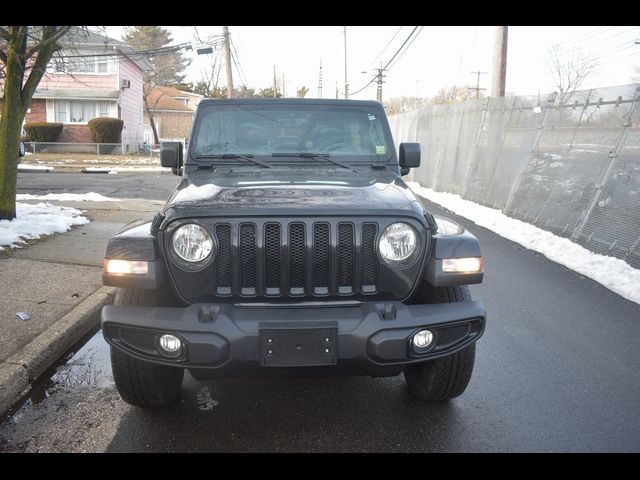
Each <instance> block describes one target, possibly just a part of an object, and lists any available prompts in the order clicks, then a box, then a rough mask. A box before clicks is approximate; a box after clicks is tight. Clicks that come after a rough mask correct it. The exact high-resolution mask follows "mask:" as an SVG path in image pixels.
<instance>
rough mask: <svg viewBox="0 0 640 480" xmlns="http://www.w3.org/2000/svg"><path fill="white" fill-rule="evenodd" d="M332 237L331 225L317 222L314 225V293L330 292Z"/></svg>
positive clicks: (324, 293)
mask: <svg viewBox="0 0 640 480" xmlns="http://www.w3.org/2000/svg"><path fill="white" fill-rule="evenodd" d="M330 273H331V237H330V236H329V225H328V224H326V223H316V224H315V225H314V226H313V293H314V294H316V295H327V294H329V287H330V286H331V279H330Z"/></svg>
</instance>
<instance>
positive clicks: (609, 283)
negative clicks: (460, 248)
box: [408, 182, 640, 304]
mask: <svg viewBox="0 0 640 480" xmlns="http://www.w3.org/2000/svg"><path fill="white" fill-rule="evenodd" d="M408 185H409V186H410V187H411V189H412V190H413V191H415V192H416V193H417V194H418V195H420V196H421V197H424V198H426V199H428V200H431V201H432V202H434V203H437V204H439V205H442V206H443V207H445V208H447V209H449V210H451V211H452V212H454V213H456V214H457V215H460V216H462V217H465V218H468V219H469V220H471V221H472V222H474V223H476V224H477V225H480V226H481V227H484V228H488V229H489V230H492V231H493V232H495V233H497V234H498V235H501V236H502V237H504V238H507V239H509V240H511V241H513V242H516V243H519V244H520V245H522V246H523V247H526V248H528V249H530V250H534V251H536V252H539V253H542V254H543V255H544V256H545V257H547V258H548V259H549V260H553V261H554V262H556V263H559V264H560V265H564V266H565V267H567V268H570V269H571V270H574V271H576V272H578V273H580V274H581V275H584V276H585V277H589V278H591V279H593V280H595V281H596V282H598V283H600V284H602V285H604V286H605V287H607V288H608V289H609V290H612V291H614V292H616V293H617V294H619V295H621V296H623V297H624V298H626V299H627V300H631V301H632V302H635V303H638V304H640V270H638V269H636V268H633V267H632V266H631V265H629V264H628V263H627V262H625V261H624V260H620V259H619V258H614V257H609V256H606V255H601V254H599V253H595V252H592V251H590V250H588V249H586V248H584V247H583V246H581V245H578V244H577V243H574V242H572V241H571V240H569V239H567V238H563V237H559V236H557V235H554V234H553V233H551V232H547V231H546V230H542V229H541V228H538V227H536V226H534V225H531V224H529V223H526V222H523V221H520V220H516V219H514V218H511V217H508V216H506V215H505V214H504V213H502V212H501V211H500V210H496V209H494V208H489V207H485V206H483V205H478V204H477V203H474V202H470V201H469V200H464V199H462V198H461V197H460V195H454V194H452V193H444V192H436V191H435V190H431V189H430V188H424V187H422V186H421V185H420V184H419V183H417V182H408Z"/></svg>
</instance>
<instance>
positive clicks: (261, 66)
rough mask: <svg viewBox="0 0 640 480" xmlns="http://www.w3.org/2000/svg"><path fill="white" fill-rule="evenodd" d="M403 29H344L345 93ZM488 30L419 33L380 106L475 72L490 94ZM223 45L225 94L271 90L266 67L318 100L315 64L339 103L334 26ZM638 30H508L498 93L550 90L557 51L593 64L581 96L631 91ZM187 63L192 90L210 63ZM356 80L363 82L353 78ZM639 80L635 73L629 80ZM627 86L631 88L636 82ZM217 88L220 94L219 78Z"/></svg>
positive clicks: (252, 31) (243, 35)
mask: <svg viewBox="0 0 640 480" xmlns="http://www.w3.org/2000/svg"><path fill="white" fill-rule="evenodd" d="M166 28H167V29H169V30H170V31H171V32H172V35H173V39H174V43H183V42H191V43H192V44H193V46H194V47H197V46H198V45H199V44H200V42H199V41H198V38H199V39H200V40H202V41H203V42H205V43H206V42H210V41H215V40H218V39H219V38H220V35H221V34H222V27H221V26H197V27H193V26H170V27H166ZM413 29H414V27H413V26H404V27H399V26H377V27H367V26H347V27H346V45H347V49H346V51H347V78H348V83H349V91H350V92H355V91H357V90H360V89H361V88H362V87H364V86H365V85H366V84H367V83H368V82H369V81H370V80H371V79H372V77H373V75H374V69H375V68H378V67H380V66H381V65H382V66H385V65H386V64H387V63H388V62H389V61H390V60H391V58H392V57H393V56H394V54H395V53H396V52H398V51H399V49H400V47H401V45H402V44H403V42H404V41H405V40H406V39H407V38H408V37H409V34H410V33H411V31H412V30H413ZM495 29H496V27H493V26H477V27H476V26H463V27H461V26H458V27H455V26H452V27H447V26H425V27H424V28H421V27H418V30H416V32H418V31H419V34H417V36H416V35H414V37H412V39H413V40H409V41H408V42H407V44H406V45H405V48H404V49H402V50H400V53H399V54H398V55H397V57H396V59H395V60H394V61H393V62H392V63H391V64H390V66H389V69H388V71H387V72H386V78H385V84H384V85H383V99H389V98H392V97H399V96H403V95H404V96H419V97H431V96H434V95H435V94H436V93H437V92H438V90H439V89H440V88H443V87H449V86H453V85H457V86H462V85H472V86H475V83H476V80H477V75H476V74H474V73H472V72H475V71H481V72H488V73H487V74H481V75H480V87H481V88H487V89H489V87H490V85H491V83H490V82H491V63H492V57H493V45H494V38H495ZM229 31H230V33H231V40H232V44H233V46H234V47H235V51H236V52H237V58H236V60H237V62H238V64H239V66H240V71H241V73H242V75H240V74H239V71H238V69H237V68H236V67H235V66H234V69H233V81H234V85H235V86H236V87H237V86H238V85H242V84H243V83H246V84H247V86H249V87H254V88H256V89H260V88H264V87H269V86H271V85H272V84H273V68H274V65H275V67H276V73H277V76H278V78H279V80H280V81H281V79H282V75H283V74H284V76H285V94H286V96H295V92H296V89H297V88H299V87H301V86H306V87H307V88H309V92H308V94H307V97H308V98H314V97H317V96H318V78H319V66H320V61H321V60H322V68H323V70H322V72H323V89H322V96H323V97H324V98H335V96H336V85H337V88H338V90H339V95H340V97H341V98H343V97H344V94H343V92H344V83H345V80H344V65H345V61H344V53H345V48H344V38H345V37H344V27H341V26H327V27H323V26H310V27H305V26H299V27H298V26H286V27H277V26H271V27H264V26H260V27H256V26H251V27H246V26H230V27H229ZM107 33H108V34H109V35H110V36H112V37H113V38H117V39H119V38H120V36H121V33H122V27H107ZM636 41H638V42H640V27H633V26H568V27H563V26H547V27H536V26H526V27H522V26H510V27H509V36H508V57H507V85H506V90H507V93H512V94H517V95H536V94H538V93H539V92H540V93H548V92H552V91H554V90H555V88H554V84H553V79H552V77H551V74H550V72H549V68H548V59H549V54H548V51H549V48H551V47H552V46H553V45H554V44H558V45H559V46H560V49H561V50H560V51H561V55H562V56H563V58H567V57H569V56H570V55H571V52H574V51H576V52H583V53H585V54H587V55H592V56H593V57H595V58H596V61H597V62H598V65H599V66H598V68H597V70H596V72H595V73H594V74H593V75H592V76H591V77H590V78H589V79H588V80H587V81H586V82H585V84H584V88H592V87H603V86H613V85H623V84H627V83H632V81H633V80H632V75H633V74H634V68H635V67H640V43H638V44H636V43H635V42H636ZM186 56H187V57H189V58H192V62H191V65H190V66H189V67H188V69H187V81H198V80H199V79H200V78H201V77H202V74H201V70H202V69H203V68H206V67H207V65H208V64H209V62H210V59H209V58H207V57H208V55H197V54H196V53H195V49H194V50H192V51H187V52H186ZM363 72H364V73H363ZM638 75H640V72H638ZM636 81H639V82H640V79H637V80H636ZM220 84H221V86H222V85H226V81H225V77H224V69H223V71H222V75H221V80H220ZM375 96H376V85H375V83H373V84H371V85H370V86H369V87H367V88H365V89H364V90H363V91H362V92H361V93H358V94H356V95H352V96H350V98H357V99H369V98H375Z"/></svg>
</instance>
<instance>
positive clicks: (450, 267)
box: [442, 257, 482, 273]
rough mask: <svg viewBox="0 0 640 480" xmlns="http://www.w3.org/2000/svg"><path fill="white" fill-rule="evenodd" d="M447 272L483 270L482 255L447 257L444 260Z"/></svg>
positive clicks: (443, 269)
mask: <svg viewBox="0 0 640 480" xmlns="http://www.w3.org/2000/svg"><path fill="white" fill-rule="evenodd" d="M442 271H443V272H445V273H478V272H481V271H482V257H468V258H445V259H443V260H442Z"/></svg>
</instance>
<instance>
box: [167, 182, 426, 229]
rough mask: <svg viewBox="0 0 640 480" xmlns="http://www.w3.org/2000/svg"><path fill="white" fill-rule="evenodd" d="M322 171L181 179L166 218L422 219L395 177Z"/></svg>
mask: <svg viewBox="0 0 640 480" xmlns="http://www.w3.org/2000/svg"><path fill="white" fill-rule="evenodd" d="M371 173H372V172H369V174H366V173H363V172H358V173H343V172H340V174H339V175H338V174H335V173H333V172H328V171H323V172H321V173H316V174H315V175H311V172H310V171H309V170H307V169H305V170H303V171H302V172H301V173H293V172H283V171H282V170H277V171H274V172H268V173H263V172H256V171H244V172H242V171H239V172H229V173H225V174H224V176H222V175H220V176H214V175H213V174H212V173H211V172H210V171H209V172H197V173H194V174H193V175H192V176H190V177H185V178H184V179H183V180H182V182H181V183H180V184H179V185H178V187H177V189H176V191H175V192H174V193H173V194H172V195H171V197H170V198H169V200H167V203H166V204H165V208H164V215H165V217H166V220H165V222H170V221H172V220H175V219H177V218H186V217H205V216H206V217H212V216H274V217H276V216H296V215H313V216H323V215H347V216H349V215H352V216H366V215H396V216H413V217H416V218H418V219H419V220H420V221H422V222H424V216H423V212H424V208H423V206H422V204H421V203H420V202H419V201H418V200H417V198H416V197H415V195H414V194H413V193H412V191H411V190H410V189H409V187H407V185H406V184H405V183H404V182H403V181H402V180H401V179H399V178H398V177H396V176H395V175H392V174H389V173H386V172H380V173H378V174H373V175H372V174H371Z"/></svg>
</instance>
